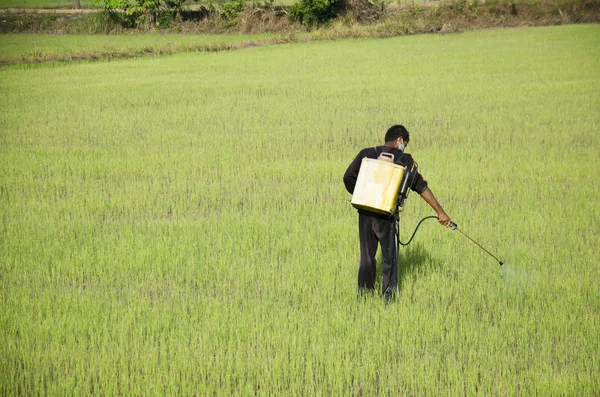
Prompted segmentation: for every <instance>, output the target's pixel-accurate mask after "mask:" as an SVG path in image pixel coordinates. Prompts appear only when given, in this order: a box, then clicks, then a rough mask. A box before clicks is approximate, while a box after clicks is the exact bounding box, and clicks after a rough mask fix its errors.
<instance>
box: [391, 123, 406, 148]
mask: <svg viewBox="0 0 600 397" xmlns="http://www.w3.org/2000/svg"><path fill="white" fill-rule="evenodd" d="M398 138H402V140H403V141H404V143H405V144H408V140H409V136H408V130H407V129H406V128H404V126H403V125H393V126H391V127H390V128H389V129H388V130H387V132H386V133H385V143H388V142H393V141H395V140H396V139H398Z"/></svg>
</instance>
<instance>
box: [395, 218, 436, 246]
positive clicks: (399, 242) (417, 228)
mask: <svg viewBox="0 0 600 397" xmlns="http://www.w3.org/2000/svg"><path fill="white" fill-rule="evenodd" d="M434 218H435V219H438V217H437V216H435V215H430V216H426V217H425V218H423V219H421V221H420V222H419V224H418V225H417V227H416V228H415V231H414V232H413V234H412V236H410V240H408V242H407V243H403V242H402V241H400V228H397V229H398V244H400V245H403V246H405V247H406V246H407V245H408V244H410V242H411V241H412V239H413V238H414V237H415V234H417V230H419V226H421V223H423V221H425V220H426V219H434Z"/></svg>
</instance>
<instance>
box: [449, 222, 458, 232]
mask: <svg viewBox="0 0 600 397" xmlns="http://www.w3.org/2000/svg"><path fill="white" fill-rule="evenodd" d="M457 228H458V225H457V224H456V223H454V222H452V221H451V222H450V229H452V230H456V229H457Z"/></svg>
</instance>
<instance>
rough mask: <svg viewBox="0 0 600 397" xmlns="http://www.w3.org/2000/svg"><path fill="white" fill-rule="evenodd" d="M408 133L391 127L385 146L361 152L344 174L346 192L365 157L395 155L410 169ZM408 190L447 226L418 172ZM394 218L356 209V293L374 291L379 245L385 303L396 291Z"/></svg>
mask: <svg viewBox="0 0 600 397" xmlns="http://www.w3.org/2000/svg"><path fill="white" fill-rule="evenodd" d="M408 141H409V133H408V131H407V130H406V128H404V126H402V125H394V126H392V127H390V128H389V129H388V130H387V132H386V134H385V145H384V146H377V147H371V148H366V149H363V150H361V151H360V152H359V153H358V155H357V156H356V158H355V159H354V160H353V161H352V163H350V166H349V167H348V169H347V170H346V173H345V174H344V184H345V185H346V190H348V192H349V193H351V194H352V193H353V192H354V186H355V185H356V179H357V178H358V171H359V170H360V165H361V162H362V159H363V158H365V157H368V158H371V159H376V158H378V157H379V155H380V154H381V153H391V154H393V155H394V163H396V164H399V165H403V166H405V167H406V168H407V169H410V168H411V167H412V165H413V163H414V160H413V158H412V157H411V155H409V154H406V153H404V149H405V148H406V146H407V145H408ZM410 188H411V190H413V191H415V192H417V193H419V195H421V197H422V198H423V199H424V200H425V201H426V202H427V204H429V205H430V206H431V208H433V209H434V210H435V212H436V213H437V217H438V220H439V223H440V224H442V225H444V226H446V227H448V226H450V217H449V216H448V215H447V214H446V213H445V212H444V210H443V209H442V207H441V205H440V204H439V203H438V201H437V200H436V198H435V196H434V195H433V193H432V192H431V190H429V188H428V187H427V182H426V181H425V180H424V179H423V177H422V176H421V175H420V174H418V173H417V175H416V176H415V178H414V179H413V183H412V185H411V186H410ZM396 211H397V209H396ZM395 216H398V215H397V212H396V214H395V215H394V216H387V215H382V214H378V213H375V212H370V211H366V210H358V234H359V238H360V265H359V268H358V289H359V292H372V291H374V290H375V276H376V274H377V264H376V262H375V253H376V252H377V244H378V243H379V244H381V254H382V262H383V263H382V273H383V285H382V293H383V295H384V296H385V298H386V300H390V299H392V298H393V297H394V295H395V293H396V291H397V289H398V243H397V238H396V232H397V231H396V221H395Z"/></svg>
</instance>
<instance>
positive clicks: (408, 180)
mask: <svg viewBox="0 0 600 397" xmlns="http://www.w3.org/2000/svg"><path fill="white" fill-rule="evenodd" d="M417 167H418V165H417V163H416V162H415V163H413V164H412V166H411V167H410V169H408V170H407V172H406V175H405V177H404V180H403V181H402V184H401V185H400V190H399V192H398V201H397V208H398V211H396V215H395V216H396V231H397V234H396V236H397V239H398V244H399V245H402V246H407V245H408V244H410V242H411V241H412V239H413V238H414V237H415V234H417V230H419V226H421V223H423V222H424V221H425V220H427V219H438V217H437V216H435V215H431V216H426V217H425V218H423V219H421V220H420V221H419V223H418V224H417V227H416V228H415V231H414V232H413V234H412V236H410V239H409V240H408V241H407V242H406V243H403V242H402V241H400V217H399V214H398V213H399V212H400V211H402V208H403V207H404V203H405V202H406V198H407V197H408V192H409V191H410V190H409V186H411V185H412V182H413V180H414V178H415V176H416V174H417ZM450 228H451V229H452V230H458V231H459V232H460V233H461V234H462V235H463V236H465V237H466V238H468V239H469V240H471V241H472V242H473V243H475V244H476V245H477V246H478V247H479V248H481V249H482V250H484V251H485V252H487V253H488V255H490V256H491V257H492V258H494V259H495V260H496V261H497V262H498V263H499V264H500V266H502V265H504V263H503V262H502V261H501V260H500V259H498V258H496V256H494V255H493V254H492V253H491V252H490V251H488V250H486V249H485V248H483V246H482V245H481V244H479V243H478V242H477V241H475V240H473V239H472V238H471V237H469V236H468V235H467V234H466V233H465V232H463V231H462V230H460V229H459V228H458V225H457V224H456V223H454V222H450Z"/></svg>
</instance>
